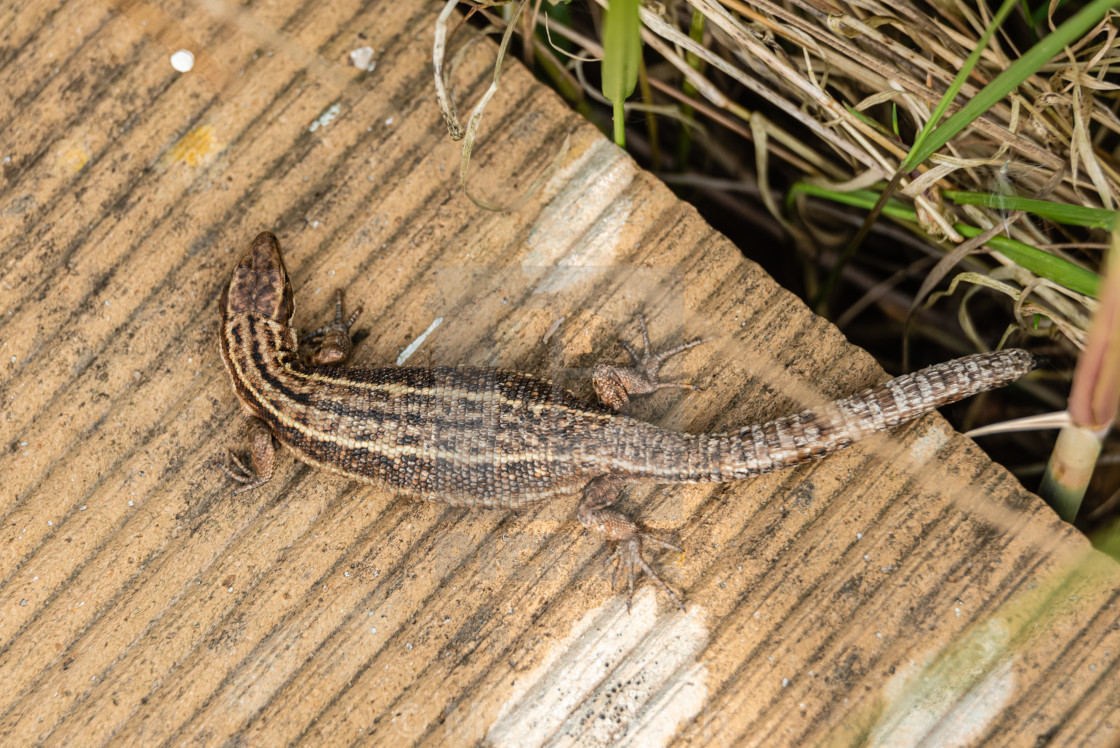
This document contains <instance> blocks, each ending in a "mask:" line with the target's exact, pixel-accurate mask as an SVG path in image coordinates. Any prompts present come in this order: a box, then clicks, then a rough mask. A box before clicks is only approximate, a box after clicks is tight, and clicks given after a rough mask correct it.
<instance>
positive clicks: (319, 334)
mask: <svg viewBox="0 0 1120 748" xmlns="http://www.w3.org/2000/svg"><path fill="white" fill-rule="evenodd" d="M361 313H362V307H361V306H359V307H358V308H357V309H355V310H354V311H353V312H351V313H350V316H349V317H348V318H347V319H345V320H344V319H343V318H342V289H338V290H337V291H335V308H334V320H332V321H331V322H328V323H327V324H325V325H323V326H322V327H320V328H319V329H318V330H315V331H314V332H311V333H308V334H307V335H306V336H305V337H304V338H303V342H309V341H312V340H315V339H318V338H321V339H322V340H321V342H320V343H319V346H318V348H316V350H315V352H314V353H312V354H311V356H310V357H309V358H308V361H309V362H310V363H311V364H314V365H331V364H341V363H343V362H344V361H346V359H347V358H349V357H350V353H351V352H352V351H353V349H354V344H353V341H352V340H351V338H350V328H351V327H353V325H354V322H356V321H357V319H358V315H359V314H361ZM275 467H276V441H275V439H273V438H272V432H271V431H269V430H268V426H266V425H265V423H264V421H262V420H260V419H259V418H255V417H250V418H249V460H248V462H246V461H244V460H242V459H241V458H240V457H238V456H237V454H236V453H235V452H234V451H233V450H230V452H229V464H228V465H225V464H223V465H221V468H222V471H223V472H225V474H226V475H228V476H229V477H230V478H232V479H233V480H235V481H237V482H238V483H240V484H241V486H239V487H238V488H237V489H236V490H235V491H234V492H233V493H234V495H235V496H236V495H237V494H239V493H244V492H246V491H252V490H253V489H254V488H259V487H260V486H263V485H264V484H265V483H267V482H268V481H269V479H271V478H272V471H273V469H274V468H275Z"/></svg>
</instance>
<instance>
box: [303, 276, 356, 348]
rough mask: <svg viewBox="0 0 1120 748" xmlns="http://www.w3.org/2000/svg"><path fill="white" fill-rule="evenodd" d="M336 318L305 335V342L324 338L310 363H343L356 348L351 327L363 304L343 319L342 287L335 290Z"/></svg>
mask: <svg viewBox="0 0 1120 748" xmlns="http://www.w3.org/2000/svg"><path fill="white" fill-rule="evenodd" d="M334 293H335V297H334V320H332V321H331V322H328V323H327V324H325V325H323V326H322V327H320V328H319V329H318V330H315V331H314V332H309V333H307V335H305V336H304V337H303V341H302V342H304V343H308V342H311V341H313V340H316V339H318V338H322V340H321V342H320V343H319V347H318V348H316V349H315V352H314V353H312V354H311V356H310V358H308V363H310V364H312V365H315V366H323V365H327V364H341V363H343V362H344V361H346V359H348V358H350V354H351V352H353V350H354V342H353V340H351V338H350V328H351V327H353V326H354V323H355V322H357V320H358V315H359V314H361V313H362V307H361V305H358V308H357V309H355V310H354V311H352V312H350V317H349V318H347V319H345V320H343V319H342V289H341V288H340V289H338V290H337V291H335V292H334Z"/></svg>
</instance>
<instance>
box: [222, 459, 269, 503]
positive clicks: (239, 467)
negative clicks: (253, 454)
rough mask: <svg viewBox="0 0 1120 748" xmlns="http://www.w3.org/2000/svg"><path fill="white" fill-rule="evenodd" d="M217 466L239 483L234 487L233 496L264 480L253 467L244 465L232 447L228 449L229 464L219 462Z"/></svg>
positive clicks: (250, 488)
mask: <svg viewBox="0 0 1120 748" xmlns="http://www.w3.org/2000/svg"><path fill="white" fill-rule="evenodd" d="M218 467H220V468H221V469H222V472H223V473H225V474H226V475H228V476H229V477H230V478H232V479H233V480H235V481H236V482H238V483H240V484H241V485H240V486H238V487H237V488H236V489H234V491H233V495H234V496H236V495H237V494H239V493H244V492H245V491H251V490H252V489H254V488H256V487H257V486H259V485H261V483H263V482H264V481H261V479H260V478H259V477H258V476H257V474H256V473H255V472H254V471H253V468H251V467H249V466H248V465H246V464H245V462H243V461H242V459H241V458H240V457H238V456H237V453H236V452H234V451H233V450H232V449H231V450H229V464H228V465H227V464H226V463H224V462H219V463H218Z"/></svg>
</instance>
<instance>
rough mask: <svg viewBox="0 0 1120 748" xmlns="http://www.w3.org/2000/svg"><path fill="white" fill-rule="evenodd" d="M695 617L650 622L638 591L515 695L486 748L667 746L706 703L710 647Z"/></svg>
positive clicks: (557, 650)
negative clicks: (630, 603) (704, 656)
mask: <svg viewBox="0 0 1120 748" xmlns="http://www.w3.org/2000/svg"><path fill="white" fill-rule="evenodd" d="M704 619H705V616H704V613H703V611H702V610H701V609H699V608H698V607H695V606H694V607H691V608H690V609H689V610H688V611H686V612H683V613H681V612H677V611H673V612H671V613H670V612H662V613H661V614H658V606H657V591H656V590H655V589H654V588H653V586H652V585H646V586H644V587H643V588H642V589H641V590H640V591H639V592H638V594H637V595H636V597H635V598H634V608H633V612H631V613H627V611H626V602H625V600H624V599H623V598H622V596H617V597H613V598H611V599H610V600H609V601H608V602H607V603H606V604H605V605H603V606H602V607H601V608H599V609H598V610H594V611H591V612H589V613H588V614H587V615H585V616H584V617H583V618H582V619H581V620H580V621H578V622H577V623H576V624H575V626H574V627H573V629H572V631H571V633H569V635H568V636H567V637H566V638H565V639H564V640H563V641H558V642H556V644H555V645H554V646H553V648H552V649H551V650H550V651H549V652H548V653H547V654H546V655H545V658H544V661H543V662H542V663H541V664H540V665H539V666H538V667H537V668H536V669H535V670H534V671H533V672H532V673H530V674H529V675H528V676H527V677H525V678H521V677H519V678H518V679H517V683H516V685H515V688H516V690H515V691H514V693H513V694H512V695H511V697H510V699H509V701H507V702H506V704H505V706H504V707H503V708H502V711H501V713H500V714H499V715H498V719H497V720H496V721H495V722H494V724H493V725H492V726H491V727H490V731H489V733H488V734H487V740H486V742H487V743H488V744H490V745H494V746H519V747H523V746H539V745H545V744H547V745H550V746H568V745H573V746H576V745H578V746H626V745H632V746H656V745H665V744H668V743H669V741H670V740H671V739H672V737H673V735H675V734H676V732H677V731H678V729H679V728H680V726H681V725H682V724H684V723H686V722H688V721H690V720H692V719H694V718H695V717H696V715H697V714H699V712H700V710H701V709H702V708H703V705H704V702H705V700H706V699H707V695H708V688H707V669H706V668H705V666H704V665H703V664H702V663H700V662H698V661H697V657H698V656H699V654H700V652H701V651H703V649H704V647H705V646H706V644H707V641H708V629H707V626H706V625H705V620H704Z"/></svg>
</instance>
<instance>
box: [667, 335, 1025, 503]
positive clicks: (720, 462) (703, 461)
mask: <svg viewBox="0 0 1120 748" xmlns="http://www.w3.org/2000/svg"><path fill="white" fill-rule="evenodd" d="M1035 366H1036V361H1035V358H1034V357H1033V356H1032V355H1031V354H1030V353H1028V352H1027V351H1024V350H1021V349H1018V348H1013V349H1009V350H1005V351H996V352H994V353H977V354H973V355H971V356H965V357H964V358H958V359H955V360H953V361H947V362H945V363H943V364H937V365H936V366H930V367H928V368H925V369H921V370H920V371H916V372H914V373H913V374H905V375H903V376H901V377H897V378H896V379H892V380H890V381H889V382H884V383H883V384H878V385H875V386H874V387H871V388H869V389H866V390H864V391H863V392H860V393H858V394H855V395H852V396H851V397H846V398H843V399H841V400H836V401H835V402H832V403H829V404H827V405H824V406H821V407H818V408H812V409H809V410H806V411H803V412H801V413H797V414H796V415H792V416H786V417H784V418H778V419H775V420H773V421H769V422H767V423H761V424H755V425H752V426H747V427H745V428H742V429H740V430H738V431H732V432H725V433H715V434H693V435H690V434H683V435H680V436H683V437H684V440H685V441H684V444H682V445H680V446H681V447H682V448H683V449H682V450H681V451H682V452H683V453H684V454H682V455H681V457H683V458H684V459H682V460H680V461H679V462H678V466H679V468H678V470H676V471H666V473H670V472H672V473H673V474H671V475H670V474H666V475H658V476H652V475H651V476H650V477H656V478H658V479H660V480H664V481H666V482H681V483H708V482H717V483H722V482H726V481H732V480H741V479H743V478H746V477H748V476H751V475H757V474H758V473H766V472H769V471H771V470H778V469H780V468H783V467H787V466H790V465H796V464H798V463H801V462H805V461H807V460H811V459H813V458H817V457H823V456H824V455H826V454H829V453H830V452H836V451H838V450H841V449H844V448H845V447H847V446H848V445H850V444H854V443H855V442H857V441H859V440H860V439H863V438H865V437H868V436H871V435H872V434H876V433H878V432H880V431H886V430H888V429H892V428H895V427H896V426H900V425H902V424H904V423H907V422H908V421H912V420H914V419H915V418H918V417H919V416H922V415H925V414H926V413H928V412H930V411H932V410H934V409H936V408H939V407H941V406H942V405H947V404H949V403H953V402H956V401H957V400H962V399H964V398H966V397H971V396H972V395H975V394H978V393H980V392H984V391H985V390H990V389H994V388H996V387H1003V386H1004V385H1007V384H1010V383H1011V382H1014V381H1015V380H1017V379H1019V378H1020V377H1022V376H1023V375H1024V374H1026V373H1028V372H1029V371H1031V370H1032V369H1034V368H1035Z"/></svg>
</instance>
